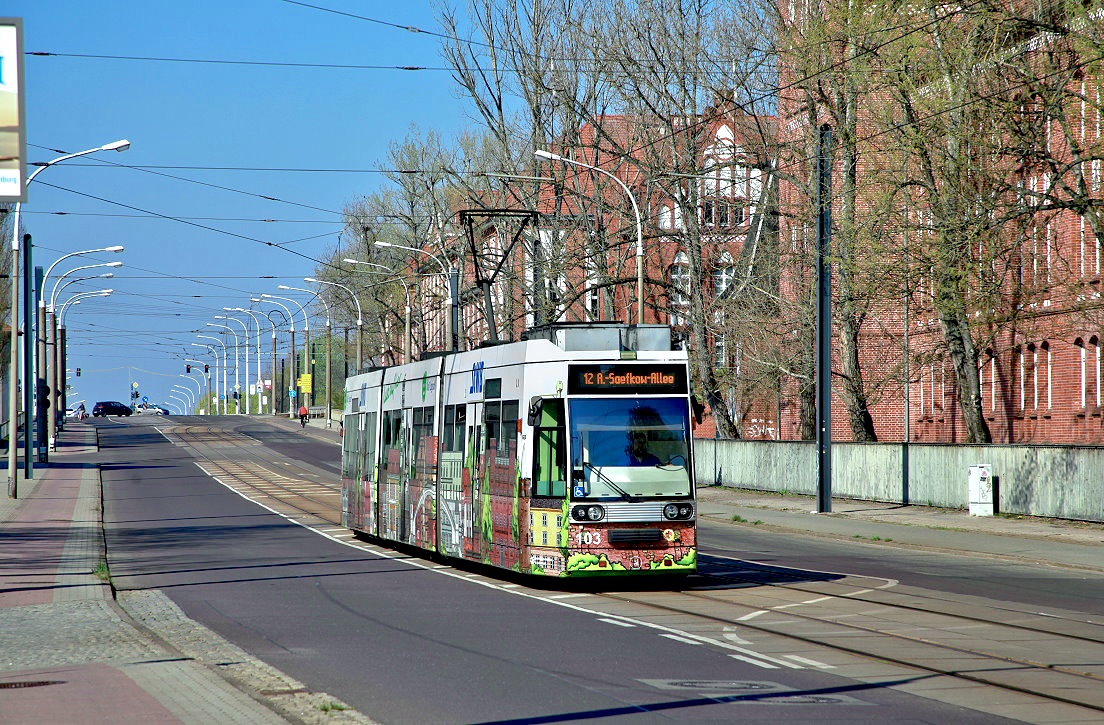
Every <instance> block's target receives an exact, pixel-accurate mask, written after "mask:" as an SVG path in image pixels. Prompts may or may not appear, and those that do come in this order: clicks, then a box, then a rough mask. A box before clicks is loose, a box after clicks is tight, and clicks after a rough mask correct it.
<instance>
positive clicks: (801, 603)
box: [771, 597, 834, 609]
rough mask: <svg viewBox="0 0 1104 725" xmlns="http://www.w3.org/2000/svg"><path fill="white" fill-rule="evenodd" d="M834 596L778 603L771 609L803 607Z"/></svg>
mask: <svg viewBox="0 0 1104 725" xmlns="http://www.w3.org/2000/svg"><path fill="white" fill-rule="evenodd" d="M833 598H834V597H818V598H817V599H810V600H808V601H805V602H794V603H793V604H780V605H778V606H777V607H771V609H790V608H791V607H803V606H805V605H806V604H817V603H819V602H826V601H828V600H829V599H833Z"/></svg>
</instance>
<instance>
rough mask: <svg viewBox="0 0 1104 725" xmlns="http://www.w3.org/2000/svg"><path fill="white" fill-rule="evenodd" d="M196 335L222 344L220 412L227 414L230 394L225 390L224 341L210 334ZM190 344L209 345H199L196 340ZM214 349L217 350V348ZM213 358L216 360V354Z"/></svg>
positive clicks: (216, 405) (216, 406)
mask: <svg viewBox="0 0 1104 725" xmlns="http://www.w3.org/2000/svg"><path fill="white" fill-rule="evenodd" d="M196 337H197V338H199V339H201V340H214V341H215V342H217V343H218V344H220V345H222V414H223V415H227V414H229V413H230V396H229V395H228V393H227V390H226V343H225V342H223V341H222V340H221V339H219V338H217V337H213V336H212V335H196ZM192 344H193V345H197V346H199V347H207V348H209V347H211V346H210V345H201V344H199V343H196V342H193V343H192ZM215 351H216V352H218V350H217V348H216V350H215ZM215 359H216V361H217V360H218V356H217V355H216V357H215ZM215 408H216V409H217V408H218V403H217V402H216V403H215Z"/></svg>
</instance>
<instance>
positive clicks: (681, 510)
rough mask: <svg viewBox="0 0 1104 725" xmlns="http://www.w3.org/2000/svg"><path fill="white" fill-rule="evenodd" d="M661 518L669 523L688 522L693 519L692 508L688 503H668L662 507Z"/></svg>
mask: <svg viewBox="0 0 1104 725" xmlns="http://www.w3.org/2000/svg"><path fill="white" fill-rule="evenodd" d="M663 517H664V518H665V519H668V520H670V521H688V520H689V519H692V518H694V507H693V506H692V505H691V504H688V503H669V504H667V505H666V506H664V507H663Z"/></svg>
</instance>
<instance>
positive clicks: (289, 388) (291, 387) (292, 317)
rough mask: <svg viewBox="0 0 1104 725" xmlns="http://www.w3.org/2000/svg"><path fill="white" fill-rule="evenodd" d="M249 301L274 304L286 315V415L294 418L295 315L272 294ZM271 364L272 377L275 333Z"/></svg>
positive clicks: (269, 319) (274, 374) (296, 360)
mask: <svg viewBox="0 0 1104 725" xmlns="http://www.w3.org/2000/svg"><path fill="white" fill-rule="evenodd" d="M249 301H250V302H269V303H271V304H274V305H276V306H277V307H279V308H280V309H282V310H283V311H284V313H285V314H286V315H287V321H288V326H289V328H290V333H291V352H290V353H289V355H290V356H291V359H290V360H289V361H288V362H289V363H291V364H290V365H289V366H288V367H290V368H291V377H292V381H291V385H287V391H288V417H289V418H294V417H295V399H294V398H292V397H291V395H292V392H293V391H297V390H298V389H297V388H296V385H295V380H294V378H295V374H296V371H298V370H299V362H298V359H297V357H296V349H295V315H293V314H291V308H289V307H288V306H287V305H285V304H283V303H282V302H277V301H276V300H274V299H272V295H266V294H262V295H261V296H260V297H251V298H250V299H249ZM268 321H269V322H272V318H271V317H270V318H268ZM273 324H275V323H273ZM272 366H273V367H272V377H274V378H275V377H276V336H275V335H273V337H272ZM284 382H285V384H286V383H287V382H288V381H286V380H285V381H284ZM273 397H275V396H273Z"/></svg>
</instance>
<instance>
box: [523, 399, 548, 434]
mask: <svg viewBox="0 0 1104 725" xmlns="http://www.w3.org/2000/svg"><path fill="white" fill-rule="evenodd" d="M543 403H544V398H542V397H541V396H539V395H534V396H533V397H532V399H531V400H530V401H529V413H528V415H527V416H526V419H525V422H527V423H528V424H529V427H533V426H535V425H536V424H537V423H539V422H540V417H541V407H542V404H543Z"/></svg>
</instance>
